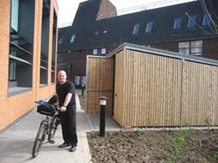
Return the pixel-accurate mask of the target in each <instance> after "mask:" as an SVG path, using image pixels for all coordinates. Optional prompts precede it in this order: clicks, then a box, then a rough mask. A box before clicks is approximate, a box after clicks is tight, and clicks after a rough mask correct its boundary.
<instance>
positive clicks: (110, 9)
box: [97, 0, 117, 20]
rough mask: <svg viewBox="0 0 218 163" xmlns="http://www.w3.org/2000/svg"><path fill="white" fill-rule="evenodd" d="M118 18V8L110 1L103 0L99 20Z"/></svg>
mask: <svg viewBox="0 0 218 163" xmlns="http://www.w3.org/2000/svg"><path fill="white" fill-rule="evenodd" d="M114 16H117V10H116V7H115V6H114V5H113V4H112V3H111V2H110V1H108V0H102V2H101V5H100V8H99V12H98V17H97V20H100V19H105V18H110V17H114Z"/></svg>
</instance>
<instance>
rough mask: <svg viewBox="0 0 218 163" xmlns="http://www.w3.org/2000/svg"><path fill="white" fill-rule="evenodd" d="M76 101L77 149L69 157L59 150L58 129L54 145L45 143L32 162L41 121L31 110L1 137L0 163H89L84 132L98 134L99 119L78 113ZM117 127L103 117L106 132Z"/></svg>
mask: <svg viewBox="0 0 218 163" xmlns="http://www.w3.org/2000/svg"><path fill="white" fill-rule="evenodd" d="M76 101H77V106H78V108H77V131H78V147H77V150H76V151H75V152H74V153H72V152H69V151H68V149H67V148H66V149H60V148H58V145H59V144H61V143H62V142H63V140H62V135H61V128H60V126H59V128H58V131H57V133H56V136H55V144H49V143H47V142H45V143H44V144H43V146H42V149H41V151H40V153H39V155H38V156H37V157H36V158H34V159H32V156H31V152H32V146H33V141H34V139H35V136H36V133H37V130H38V127H39V124H40V122H41V120H42V119H43V118H44V116H43V115H40V114H38V113H37V112H36V110H35V109H34V110H32V111H31V112H30V113H28V114H27V115H26V116H24V117H23V118H22V119H21V120H19V121H18V122H17V123H15V124H14V125H13V126H11V127H10V128H9V129H7V130H6V131H4V132H2V133H0V163H26V162H27V163H89V162H91V161H90V159H91V155H90V150H89V146H88V141H87V137H86V132H91V131H98V130H99V115H87V114H86V113H85V112H84V110H81V109H80V105H79V100H78V94H77V96H76ZM120 129H121V128H120V126H119V125H118V124H117V123H116V122H115V121H114V120H113V118H112V117H111V116H106V130H107V131H109V130H112V131H114V130H120Z"/></svg>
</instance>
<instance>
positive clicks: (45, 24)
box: [40, 0, 50, 86]
mask: <svg viewBox="0 0 218 163" xmlns="http://www.w3.org/2000/svg"><path fill="white" fill-rule="evenodd" d="M49 26H50V0H43V11H42V33H41V34H42V35H41V64H40V86H45V85H47V84H48V52H49V51H48V49H49Z"/></svg>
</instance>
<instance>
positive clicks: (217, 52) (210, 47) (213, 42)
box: [151, 38, 218, 59]
mask: <svg viewBox="0 0 218 163" xmlns="http://www.w3.org/2000/svg"><path fill="white" fill-rule="evenodd" d="M217 45H218V38H214V39H205V40H203V57H205V58H211V59H218V49H217ZM151 47H153V48H158V49H164V50H169V51H174V52H178V51H179V48H178V47H179V45H178V42H167V43H156V44H151Z"/></svg>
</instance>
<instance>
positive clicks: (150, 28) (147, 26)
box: [145, 21, 154, 33]
mask: <svg viewBox="0 0 218 163" xmlns="http://www.w3.org/2000/svg"><path fill="white" fill-rule="evenodd" d="M153 24H154V23H153V21H150V22H148V23H147V25H146V29H145V33H150V32H152V29H153Z"/></svg>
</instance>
